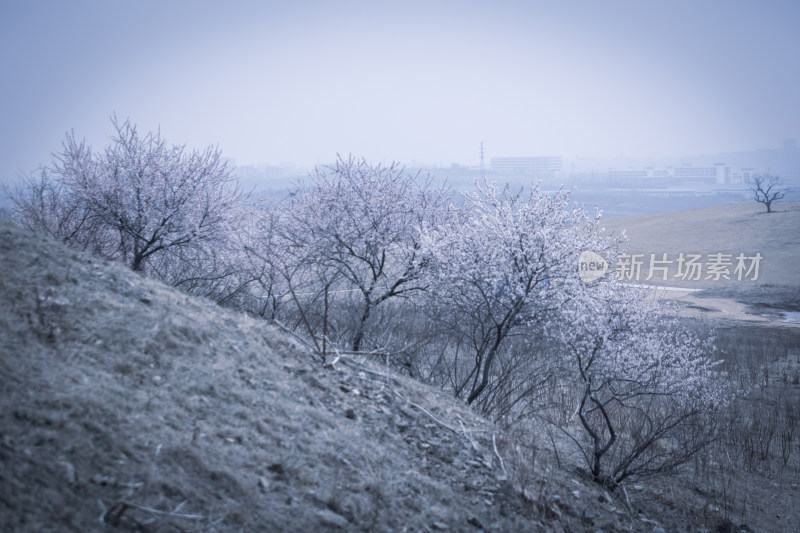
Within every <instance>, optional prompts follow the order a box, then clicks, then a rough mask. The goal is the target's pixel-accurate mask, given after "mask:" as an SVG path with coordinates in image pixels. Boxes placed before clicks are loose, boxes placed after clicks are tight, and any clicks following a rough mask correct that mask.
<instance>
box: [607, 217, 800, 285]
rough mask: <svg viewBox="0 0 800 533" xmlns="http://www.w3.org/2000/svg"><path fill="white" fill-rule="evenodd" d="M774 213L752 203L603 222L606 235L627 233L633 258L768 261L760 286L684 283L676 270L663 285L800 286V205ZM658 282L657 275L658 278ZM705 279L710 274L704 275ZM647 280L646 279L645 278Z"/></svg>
mask: <svg viewBox="0 0 800 533" xmlns="http://www.w3.org/2000/svg"><path fill="white" fill-rule="evenodd" d="M774 208H775V212H773V213H769V214H768V213H767V212H766V210H765V209H764V206H762V205H761V204H757V203H755V202H752V203H743V204H731V205H723V206H717V207H704V208H700V209H687V210H683V211H671V212H669V213H662V214H657V215H641V216H635V217H628V218H621V219H614V220H608V221H604V222H603V224H602V225H603V226H604V227H605V228H606V231H607V232H610V233H614V234H618V233H619V232H620V231H621V230H625V231H626V235H627V237H628V238H629V239H630V249H629V253H643V254H645V258H644V259H645V261H646V263H645V264H647V261H649V258H650V254H651V253H654V254H656V259H661V255H662V254H663V253H668V254H669V256H668V259H673V260H674V259H676V258H677V256H678V254H679V253H681V252H683V253H700V254H703V255H704V257H705V255H706V254H713V253H723V254H733V256H734V257H735V256H736V255H738V254H739V253H744V254H745V255H746V256H752V255H754V254H755V253H757V252H758V253H761V255H762V256H763V260H762V262H761V268H760V272H759V278H758V281H757V282H753V281H744V280H743V281H736V280H735V278H734V279H732V280H731V281H724V280H722V281H713V280H705V279H704V280H700V281H681V280H680V279H675V278H674V274H675V273H676V271H675V266H674V265H673V270H672V271H670V276H669V280H668V281H667V282H663V281H661V279H658V280H657V283H659V284H665V285H675V286H683V287H687V288H712V287H713V288H718V287H721V286H732V287H746V286H748V285H754V284H755V283H758V284H797V283H800V261H798V254H797V252H798V250H800V202H779V203H776V204H775V205H774ZM657 277H658V274H657ZM703 277H705V275H704V276H703ZM642 279H643V278H642Z"/></svg>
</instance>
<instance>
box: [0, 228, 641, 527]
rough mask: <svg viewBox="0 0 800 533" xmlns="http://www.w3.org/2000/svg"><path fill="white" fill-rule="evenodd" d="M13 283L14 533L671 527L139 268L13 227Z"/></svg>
mask: <svg viewBox="0 0 800 533" xmlns="http://www.w3.org/2000/svg"><path fill="white" fill-rule="evenodd" d="M0 271H2V272H3V273H4V274H3V276H2V278H1V280H0V298H2V301H3V302H4V305H3V306H2V310H0V353H2V358H0V387H2V395H0V480H2V483H0V529H3V530H4V531H437V530H441V531H444V530H450V531H480V530H486V531H576V530H583V529H585V528H593V529H592V530H593V531H594V530H597V529H602V530H605V531H618V530H623V529H624V530H628V531H648V532H650V531H654V529H653V528H654V524H656V526H657V523H656V522H654V521H652V520H649V519H647V518H646V517H643V516H642V515H638V514H637V513H635V512H634V514H631V513H630V511H629V510H627V509H626V505H625V501H624V499H621V498H623V497H622V496H621V495H620V494H619V493H615V494H613V495H612V494H609V493H608V492H607V491H606V490H604V489H602V488H601V487H599V486H596V485H593V484H591V483H589V482H588V481H585V480H583V479H582V478H581V476H580V474H578V473H574V472H573V473H570V471H568V470H561V469H559V468H556V466H555V465H554V464H552V462H551V461H550V460H549V459H547V457H546V454H545V453H540V454H539V455H537V450H536V449H535V448H525V446H524V442H521V441H515V440H514V437H513V436H511V435H507V434H504V433H502V432H499V431H496V430H495V428H494V427H493V426H492V425H490V424H489V423H488V422H487V421H485V420H483V419H482V418H480V417H479V416H477V415H476V414H475V413H474V412H472V411H471V410H469V409H468V408H467V407H466V406H465V405H463V404H461V403H460V402H458V401H456V400H454V399H453V398H452V397H450V396H448V395H446V394H444V393H443V392H441V391H438V390H434V389H431V388H429V387H427V386H425V385H423V384H421V383H419V382H416V381H414V380H412V379H410V378H408V377H405V376H401V375H398V374H395V373H393V372H391V371H390V370H389V369H387V368H386V367H383V366H380V365H378V364H376V363H373V362H370V361H366V360H360V359H354V358H344V357H343V358H341V359H340V360H339V361H338V362H337V363H335V364H333V365H328V366H323V365H322V364H321V363H320V362H319V361H318V360H317V359H315V357H314V355H313V354H312V353H311V352H310V351H309V350H307V349H306V348H305V347H304V346H303V345H302V344H301V343H299V342H298V341H296V340H293V339H292V338H290V337H289V336H287V335H286V334H283V333H282V332H280V331H279V330H278V329H276V328H275V327H273V326H270V325H268V324H267V323H266V322H264V321H262V320H256V319H253V318H250V317H247V316H245V315H243V314H240V313H235V312H232V311H229V310H225V309H222V308H219V307H217V306H216V305H215V304H212V303H211V302H209V301H206V300H202V299H199V298H195V297H190V296H187V295H185V294H182V293H180V292H177V291H175V290H173V289H170V288H168V287H166V286H164V285H162V284H160V283H158V282H155V281H153V280H149V279H147V278H144V277H142V276H140V275H138V274H135V273H133V272H131V271H129V270H128V269H127V268H125V267H124V266H123V265H121V264H118V263H112V262H108V261H105V260H102V259H98V258H95V257H93V256H90V255H88V254H85V253H82V252H77V251H74V250H71V249H69V248H67V247H65V246H63V245H61V244H60V243H56V242H53V241H51V240H49V239H47V238H43V237H40V236H35V235H30V234H26V233H25V232H23V231H22V230H20V229H19V228H17V227H16V226H14V225H12V224H10V223H7V222H0ZM501 457H504V458H505V460H501Z"/></svg>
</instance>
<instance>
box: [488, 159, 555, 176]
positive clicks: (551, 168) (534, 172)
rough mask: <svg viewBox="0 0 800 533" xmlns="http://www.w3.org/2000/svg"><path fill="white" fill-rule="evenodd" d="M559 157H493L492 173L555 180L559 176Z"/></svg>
mask: <svg viewBox="0 0 800 533" xmlns="http://www.w3.org/2000/svg"><path fill="white" fill-rule="evenodd" d="M561 165H562V161H561V158H560V157H493V158H492V173H494V174H499V175H501V176H524V177H532V178H540V179H541V178H556V177H558V176H559V175H560V174H561Z"/></svg>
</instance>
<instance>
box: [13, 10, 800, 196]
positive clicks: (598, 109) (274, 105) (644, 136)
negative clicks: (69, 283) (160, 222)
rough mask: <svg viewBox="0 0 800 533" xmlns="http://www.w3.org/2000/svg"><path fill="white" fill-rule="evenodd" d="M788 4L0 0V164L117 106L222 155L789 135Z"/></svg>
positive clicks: (794, 126) (612, 146) (716, 147)
mask: <svg viewBox="0 0 800 533" xmlns="http://www.w3.org/2000/svg"><path fill="white" fill-rule="evenodd" d="M798 23H800V2H798V1H797V0H790V1H785V2H779V1H764V0H760V1H747V2H741V1H733V0H724V1H698V0H690V1H675V0H668V1H628V2H621V1H603V0H587V1H574V2H571V1H563V2H555V1H550V2H543V1H542V2H539V1H519V2H512V1H502V0H501V1H493V2H489V1H469V0H460V1H457V2H436V1H433V0H428V1H422V2H417V1H415V0H403V1H398V2H381V1H373V2H366V1H324V2H313V1H302V0H300V1H295V2H289V1H282V2H266V1H264V2H256V1H252V2H236V1H226V2H222V1H218V2H201V1H177V0H174V1H170V0H161V1H142V0H137V1H120V0H105V1H96V2H92V1H80V0H72V1H52V2H45V1H36V0H3V1H2V3H0V44H2V49H1V51H0V61H1V63H0V76H2V85H1V86H0V91H1V92H2V94H0V109H1V110H2V112H1V113H0V119H1V120H2V126H0V127H1V128H2V129H1V131H2V139H0V179H2V180H3V181H7V180H9V179H13V178H15V177H16V175H17V174H18V173H19V172H20V171H22V172H30V171H32V170H34V169H35V168H36V167H37V166H38V165H39V164H41V163H48V162H49V160H50V153H51V152H52V151H55V150H58V149H59V148H60V143H61V140H62V139H63V137H64V134H65V132H66V131H68V130H70V129H74V131H75V133H76V134H77V135H78V136H79V137H86V139H87V140H88V141H89V142H90V144H92V146H93V147H94V148H95V149H97V148H100V147H102V146H103V144H104V143H105V141H106V139H107V137H108V135H110V133H111V124H110V122H109V117H110V115H111V114H112V113H116V114H117V116H118V117H120V118H127V117H130V119H131V120H132V121H133V122H135V123H137V124H138V125H139V127H140V128H144V129H155V128H158V127H159V126H160V127H161V131H162V133H163V134H164V136H165V137H166V138H167V140H168V141H170V142H173V143H181V144H182V143H187V144H189V145H190V146H191V147H196V148H203V147H205V146H207V145H209V144H218V145H219V147H220V148H221V149H222V151H223V153H224V154H225V155H226V156H228V157H233V158H235V159H236V161H237V163H239V164H251V163H267V164H278V163H281V162H290V161H291V162H295V163H296V164H298V165H312V164H315V163H325V162H329V161H331V160H333V159H334V158H335V156H336V153H337V152H338V153H342V154H343V155H344V154H348V153H352V154H354V155H357V156H364V157H367V158H368V159H370V160H373V161H376V162H377V161H392V160H397V161H401V162H403V163H405V164H407V165H412V164H415V163H416V164H420V163H428V164H430V163H433V164H442V165H449V164H450V163H451V162H460V163H462V164H468V165H477V164H478V162H479V146H480V142H481V141H483V142H484V144H485V148H486V156H487V158H490V157H494V156H508V155H561V156H564V157H568V158H569V157H576V156H586V157H589V156H670V155H692V154H708V153H717V152H721V151H734V150H748V149H755V148H773V147H778V146H780V144H781V143H782V141H783V139H785V138H800V29H798V28H800V26H799V25H798Z"/></svg>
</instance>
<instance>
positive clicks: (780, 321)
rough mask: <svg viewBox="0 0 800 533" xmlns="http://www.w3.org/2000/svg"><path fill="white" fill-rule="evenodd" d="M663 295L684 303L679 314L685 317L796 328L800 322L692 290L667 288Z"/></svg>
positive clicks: (728, 299)
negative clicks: (684, 305) (696, 293)
mask: <svg viewBox="0 0 800 533" xmlns="http://www.w3.org/2000/svg"><path fill="white" fill-rule="evenodd" d="M663 296H664V297H666V298H670V299H675V300H677V301H679V302H681V303H683V304H686V307H684V308H683V309H682V310H681V312H680V316H683V317H687V318H708V319H713V320H739V321H743V322H749V323H752V324H764V325H769V326H776V327H789V328H798V327H800V322H791V321H788V320H786V318H785V317H784V315H782V314H781V313H778V312H773V313H762V314H758V311H755V310H753V308H752V307H750V306H749V305H747V304H743V303H741V302H737V301H735V300H731V299H730V298H701V297H699V296H695V294H694V291H690V290H687V291H680V290H669V291H664V292H663Z"/></svg>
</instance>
